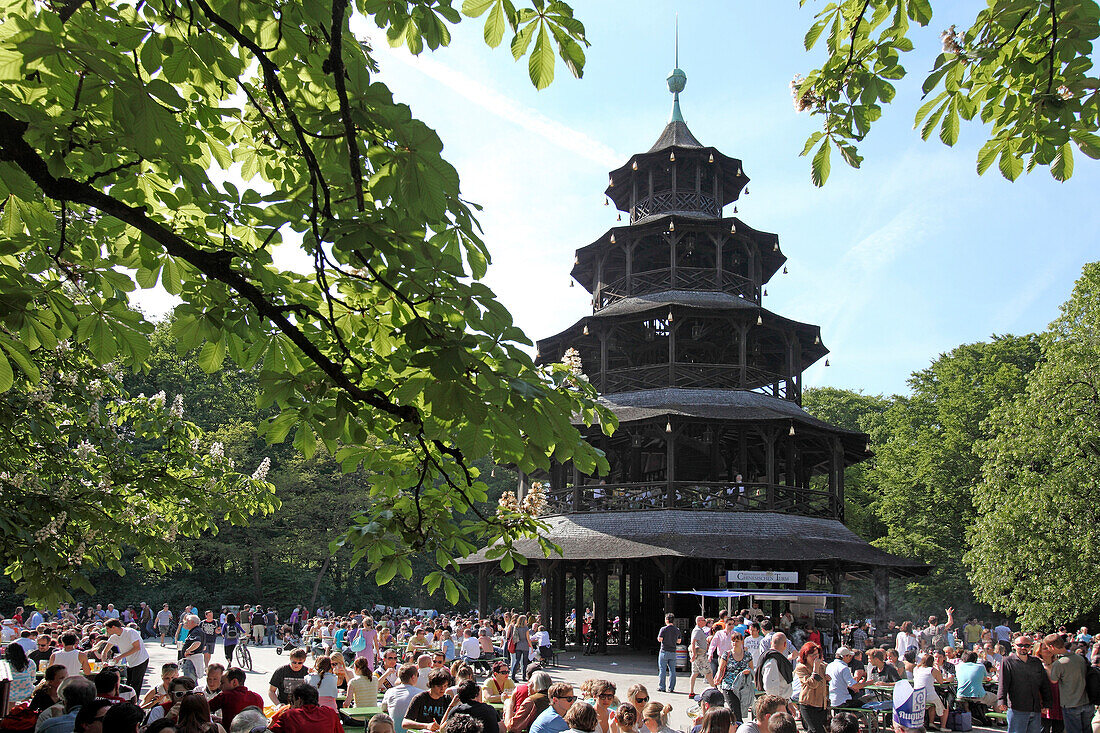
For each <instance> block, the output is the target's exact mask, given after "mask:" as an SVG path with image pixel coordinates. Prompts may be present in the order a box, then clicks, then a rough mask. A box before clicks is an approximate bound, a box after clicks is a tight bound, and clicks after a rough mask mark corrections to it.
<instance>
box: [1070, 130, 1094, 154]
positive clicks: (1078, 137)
mask: <svg viewBox="0 0 1100 733" xmlns="http://www.w3.org/2000/svg"><path fill="white" fill-rule="evenodd" d="M1070 136H1071V137H1072V138H1073V141H1074V142H1075V143H1077V147H1078V149H1079V150H1080V151H1081V152H1082V153H1084V154H1085V155H1087V156H1088V157H1090V158H1092V159H1093V160H1097V159H1100V136H1098V135H1094V134H1092V133H1091V132H1073V133H1070Z"/></svg>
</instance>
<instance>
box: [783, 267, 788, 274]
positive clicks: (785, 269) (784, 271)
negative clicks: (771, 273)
mask: <svg viewBox="0 0 1100 733" xmlns="http://www.w3.org/2000/svg"><path fill="white" fill-rule="evenodd" d="M783 274H784V275H786V274H787V266H786V265H783Z"/></svg>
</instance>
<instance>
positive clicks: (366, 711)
mask: <svg viewBox="0 0 1100 733" xmlns="http://www.w3.org/2000/svg"><path fill="white" fill-rule="evenodd" d="M489 705H491V706H492V707H494V708H496V709H497V710H498V711H503V710H504V703H499V702H491V703H489ZM343 712H344V715H347V716H348V717H349V718H355V719H356V720H369V719H370V718H371V717H372V716H374V715H378V714H379V713H380V712H382V707H381V706H380V705H364V706H363V707H359V708H344V709H343Z"/></svg>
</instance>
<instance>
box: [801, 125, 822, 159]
mask: <svg viewBox="0 0 1100 733" xmlns="http://www.w3.org/2000/svg"><path fill="white" fill-rule="evenodd" d="M824 135H825V133H824V132H822V131H821V130H818V131H817V132H815V133H813V134H812V135H810V136H809V137H808V138H806V145H805V146H804V147H803V148H802V152H801V153H799V154H798V156H799V157H802V156H804V155H806V154H807V153H809V152H810V150H812V149H813V147H814V145H816V144H817V141H818V140H820V139H821V138H822V137H823V136H824Z"/></svg>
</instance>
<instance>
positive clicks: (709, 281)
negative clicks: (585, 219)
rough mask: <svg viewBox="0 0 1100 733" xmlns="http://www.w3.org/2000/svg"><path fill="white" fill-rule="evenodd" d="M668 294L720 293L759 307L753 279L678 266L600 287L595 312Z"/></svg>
mask: <svg viewBox="0 0 1100 733" xmlns="http://www.w3.org/2000/svg"><path fill="white" fill-rule="evenodd" d="M666 290H710V291H718V292H723V293H729V294H730V295H733V296H736V297H739V298H743V299H744V300H746V301H748V302H750V303H755V304H757V305H760V288H759V287H758V286H757V284H756V283H755V282H753V280H752V279H751V278H748V277H745V276H744V275H739V274H737V273H736V272H730V271H729V270H722V269H718V268H714V267H686V266H683V265H677V266H676V267H660V268H657V269H654V270H646V271H644V272H630V273H628V274H625V275H622V276H621V277H617V278H615V279H614V280H611V281H610V282H606V283H601V284H600V286H599V287H598V288H597V290H596V294H595V295H594V296H593V298H592V300H593V308H594V310H600V309H601V308H606V307H607V306H609V305H611V304H612V303H614V302H616V301H618V300H622V299H623V298H628V297H630V296H632V295H644V294H646V293H659V292H663V291H666Z"/></svg>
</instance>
